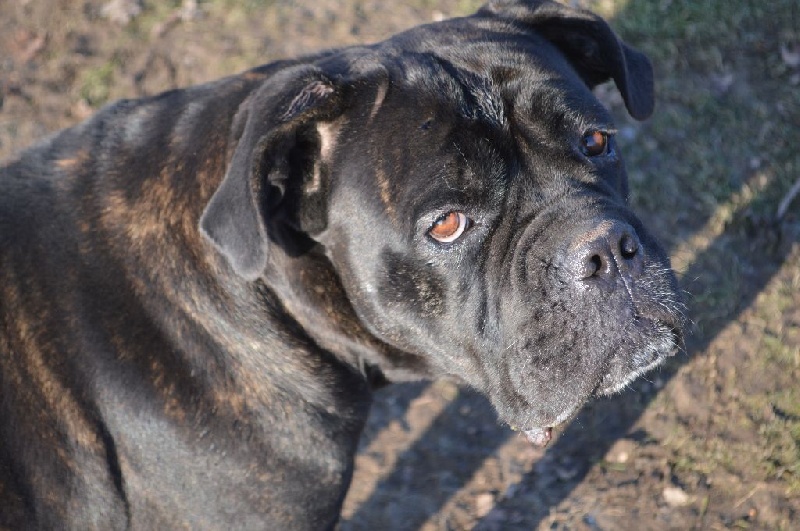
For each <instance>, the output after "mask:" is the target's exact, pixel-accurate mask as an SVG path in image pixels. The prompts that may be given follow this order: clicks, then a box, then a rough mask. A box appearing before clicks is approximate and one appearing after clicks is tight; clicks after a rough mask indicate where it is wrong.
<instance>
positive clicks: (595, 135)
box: [583, 131, 609, 157]
mask: <svg viewBox="0 0 800 531" xmlns="http://www.w3.org/2000/svg"><path fill="white" fill-rule="evenodd" d="M608 143H609V142H608V133H606V132H605V131H589V132H588V133H586V134H585V135H583V153H584V154H585V155H586V156H587V157H600V156H602V155H606V154H608Z"/></svg>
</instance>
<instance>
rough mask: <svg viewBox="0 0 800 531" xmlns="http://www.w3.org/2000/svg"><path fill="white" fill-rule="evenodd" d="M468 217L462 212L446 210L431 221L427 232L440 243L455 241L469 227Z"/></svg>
mask: <svg viewBox="0 0 800 531" xmlns="http://www.w3.org/2000/svg"><path fill="white" fill-rule="evenodd" d="M469 225H470V219H469V218H468V217H467V216H466V214H464V213H463V212H457V211H453V212H448V213H447V214H444V215H443V216H439V218H438V219H437V220H436V221H434V222H433V225H431V228H430V229H428V234H429V235H430V236H431V238H433V239H434V240H436V241H437V242H440V243H450V242H454V241H456V240H457V239H458V238H460V237H461V235H462V234H464V231H465V230H467V228H469Z"/></svg>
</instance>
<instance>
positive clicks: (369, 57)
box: [0, 0, 684, 529]
mask: <svg viewBox="0 0 800 531" xmlns="http://www.w3.org/2000/svg"><path fill="white" fill-rule="evenodd" d="M607 80H613V82H614V83H615V84H616V87H617V88H618V90H619V92H620V93H621V95H622V99H623V101H624V103H625V105H626V107H627V110H628V111H629V113H630V114H631V115H632V116H633V117H634V118H637V119H645V118H647V117H648V116H649V115H650V114H651V112H652V110H653V105H654V103H653V100H654V95H653V73H652V67H651V65H650V63H649V61H648V59H647V58H646V57H645V56H644V55H643V54H641V53H640V52H638V51H636V50H634V49H633V48H631V47H629V46H628V45H626V44H624V43H623V42H622V41H621V40H620V39H619V38H618V37H617V36H616V35H615V33H614V32H613V31H612V30H611V29H610V27H609V26H608V25H607V23H606V22H604V21H603V20H602V19H600V18H599V17H597V16H595V15H593V14H591V13H589V12H587V11H583V10H578V9H573V8H570V7H567V6H564V5H561V4H558V3H555V2H550V1H540V0H493V1H491V2H490V3H488V4H487V5H486V6H484V7H483V8H482V9H480V10H479V11H478V12H477V13H475V14H474V15H472V16H469V17H465V18H458V19H452V20H446V21H442V22H438V23H433V24H429V25H423V26H420V27H417V28H414V29H411V30H409V31H407V32H404V33H401V34H398V35H396V36H394V37H392V38H390V39H389V40H387V41H385V42H381V43H378V44H373V45H368V46H354V47H348V48H343V49H336V50H329V51H324V52H320V53H317V54H315V55H311V56H308V57H303V58H300V59H295V60H283V61H278V62H275V63H271V64H268V65H265V66H261V67H258V68H255V69H253V70H250V71H248V72H245V73H243V74H241V75H237V76H233V77H229V78H225V79H222V80H220V81H216V82H212V83H209V84H204V85H200V86H196V87H192V88H187V89H183V90H172V91H169V92H166V93H163V94H161V95H158V96H154V97H148V98H144V99H140V100H126V101H120V102H117V103H114V104H111V105H109V106H107V107H105V108H104V109H102V110H100V111H99V112H98V113H97V114H96V115H95V116H94V117H92V118H90V119H89V120H88V121H86V122H84V123H82V124H79V125H76V126H74V127H72V128H70V129H66V130H64V131H62V132H60V133H57V134H55V135H54V136H52V137H50V138H48V139H46V140H44V141H43V142H41V143H39V144H37V145H35V146H33V147H31V148H29V149H28V150H27V151H26V152H24V153H22V154H21V155H20V156H19V157H18V158H17V159H15V160H13V161H11V162H9V163H7V164H6V165H5V166H4V167H3V168H2V173H1V174H0V507H2V510H0V527H2V528H10V529H25V528H36V529H56V528H68V529H168V528H178V527H191V528H203V529H205V528H219V529H222V528H230V529H330V528H333V527H335V526H336V524H337V521H338V518H339V513H340V509H341V505H342V501H343V499H344V496H345V493H346V492H347V488H348V486H349V483H350V480H351V476H352V471H353V460H354V454H355V452H356V447H357V442H358V439H359V435H360V433H361V430H362V428H363V426H364V423H365V419H366V418H367V414H368V410H369V407H370V400H371V396H372V392H373V390H374V389H375V388H377V387H379V386H381V385H383V384H385V383H387V382H392V381H404V380H412V379H419V378H436V377H439V376H443V375H449V376H453V377H457V378H459V379H460V380H461V381H463V382H464V383H465V385H468V386H472V387H474V388H476V389H478V390H480V391H482V392H483V393H485V395H486V396H487V397H488V398H489V399H490V400H491V402H492V404H493V405H494V407H495V408H496V409H497V412H498V415H499V417H500V419H501V420H502V421H503V422H504V423H507V424H508V425H509V426H512V427H514V428H515V429H518V430H520V431H522V432H524V433H525V434H526V435H527V436H528V438H529V439H531V441H533V442H534V443H538V444H544V443H546V442H547V441H548V440H549V439H550V436H551V430H552V428H553V427H555V426H558V425H560V424H563V423H564V422H566V421H567V420H569V419H570V418H571V417H572V416H573V415H574V414H575V412H576V411H577V410H578V409H579V408H580V407H581V405H582V404H584V403H585V402H586V401H587V400H589V399H590V398H591V397H593V396H599V395H608V394H612V393H616V392H618V391H619V390H621V389H622V388H624V387H625V386H626V385H627V384H628V383H629V382H631V381H632V379H634V378H636V377H637V376H638V375H640V374H642V373H644V372H645V371H648V370H650V369H652V368H653V367H655V366H656V365H658V364H659V363H661V362H662V361H663V360H664V359H666V358H667V357H668V356H670V355H672V354H673V353H674V352H675V351H676V350H677V349H679V348H680V346H681V341H682V330H683V327H684V317H683V312H682V307H681V303H680V297H679V293H678V287H677V282H676V279H675V276H674V274H673V273H672V270H671V268H670V263H669V260H668V257H667V256H666V254H665V252H664V251H663V250H662V249H661V247H659V245H658V243H657V242H656V241H654V238H653V237H652V236H651V235H650V233H649V232H648V231H647V230H646V229H645V228H644V227H643V226H642V223H641V222H640V221H639V219H638V218H637V217H636V216H635V215H634V214H633V212H632V211H631V209H630V208H629V206H628V199H627V197H628V184H627V179H626V174H625V169H624V166H623V162H622V157H621V154H620V153H619V150H618V146H617V142H616V141H615V138H614V132H615V129H614V125H613V123H612V121H611V118H610V116H609V113H608V111H607V110H606V109H605V108H604V107H603V106H602V105H601V104H600V103H599V102H598V100H597V99H596V98H595V97H594V96H593V94H592V92H591V89H592V88H593V87H595V86H596V85H598V84H600V83H603V82H605V81H607Z"/></svg>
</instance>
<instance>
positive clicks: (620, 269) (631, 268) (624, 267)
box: [568, 221, 644, 280]
mask: <svg viewBox="0 0 800 531" xmlns="http://www.w3.org/2000/svg"><path fill="white" fill-rule="evenodd" d="M643 254H644V253H643V251H642V244H641V242H640V241H639V237H638V236H637V234H636V231H635V230H634V228H633V227H631V226H630V225H629V224H627V223H625V222H622V221H603V222H601V223H600V224H598V225H597V226H596V227H594V228H592V229H591V230H589V231H588V232H586V233H585V234H583V235H581V236H580V237H578V238H577V239H576V240H575V241H574V242H573V243H572V245H570V250H569V252H568V263H569V265H570V268H571V270H572V271H573V273H574V275H575V277H576V278H577V279H578V280H591V279H606V280H611V279H614V278H615V277H616V276H617V275H622V276H623V277H630V278H635V277H638V276H639V275H640V274H641V272H642V266H643V263H644V259H643Z"/></svg>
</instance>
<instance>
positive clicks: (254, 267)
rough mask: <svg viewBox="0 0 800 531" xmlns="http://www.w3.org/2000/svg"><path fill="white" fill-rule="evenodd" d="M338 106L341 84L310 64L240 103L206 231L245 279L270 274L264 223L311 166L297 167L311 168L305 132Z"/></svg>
mask: <svg viewBox="0 0 800 531" xmlns="http://www.w3.org/2000/svg"><path fill="white" fill-rule="evenodd" d="M340 107H341V94H339V91H338V90H337V87H336V85H335V83H334V82H333V81H332V80H331V79H329V78H327V77H326V76H325V75H324V74H323V72H322V71H321V70H320V69H318V68H316V67H314V66H310V65H301V66H293V67H289V68H287V69H285V70H282V71H280V72H278V73H276V74H274V75H273V76H270V77H269V78H267V79H266V80H265V81H264V84H263V85H262V86H261V87H259V89H258V90H257V91H256V92H255V93H253V94H252V96H251V97H250V98H249V100H247V101H246V102H245V103H244V104H243V105H242V108H241V109H240V112H239V114H238V115H237V117H236V119H235V121H234V126H233V128H234V131H236V132H235V133H234V135H240V136H239V139H238V141H236V144H235V148H233V155H232V157H231V160H230V164H229V165H228V170H227V173H226V174H225V178H224V179H223V181H222V184H220V186H219V188H218V189H217V191H216V192H215V193H214V195H213V196H212V197H211V200H210V201H209V203H208V205H207V206H206V208H205V211H204V212H203V215H202V217H201V219H200V229H201V232H202V233H203V234H204V235H205V236H206V237H207V238H208V239H209V240H211V242H212V243H213V244H214V245H215V246H216V247H217V249H219V250H220V252H222V254H223V255H224V256H225V257H226V258H227V259H228V261H229V263H230V264H231V266H232V267H233V269H234V270H235V271H236V273H238V274H239V275H240V276H242V277H243V278H245V279H247V280H255V279H256V278H258V277H259V276H260V275H261V274H262V273H263V271H264V267H265V265H266V262H267V250H268V249H267V248H268V238H267V225H266V220H267V217H268V216H269V215H270V214H271V213H272V212H273V211H274V209H275V208H276V207H277V205H278V204H279V202H280V201H281V199H282V198H283V196H284V194H285V193H286V190H287V186H289V184H290V183H288V180H289V177H290V176H292V175H294V174H296V173H297V172H300V171H303V170H304V169H305V168H297V167H295V166H298V165H302V166H307V161H303V160H298V157H297V151H298V149H311V148H309V146H308V142H306V141H305V140H304V139H303V137H304V136H307V135H306V134H305V133H307V131H308V130H309V129H313V128H314V124H316V123H321V122H325V121H326V120H332V119H334V118H335V117H336V116H337V115H338V114H339V113H340ZM237 129H238V131H237ZM234 140H235V138H234ZM304 142H305V144H306V145H304V146H300V147H298V144H299V143H304Z"/></svg>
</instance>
